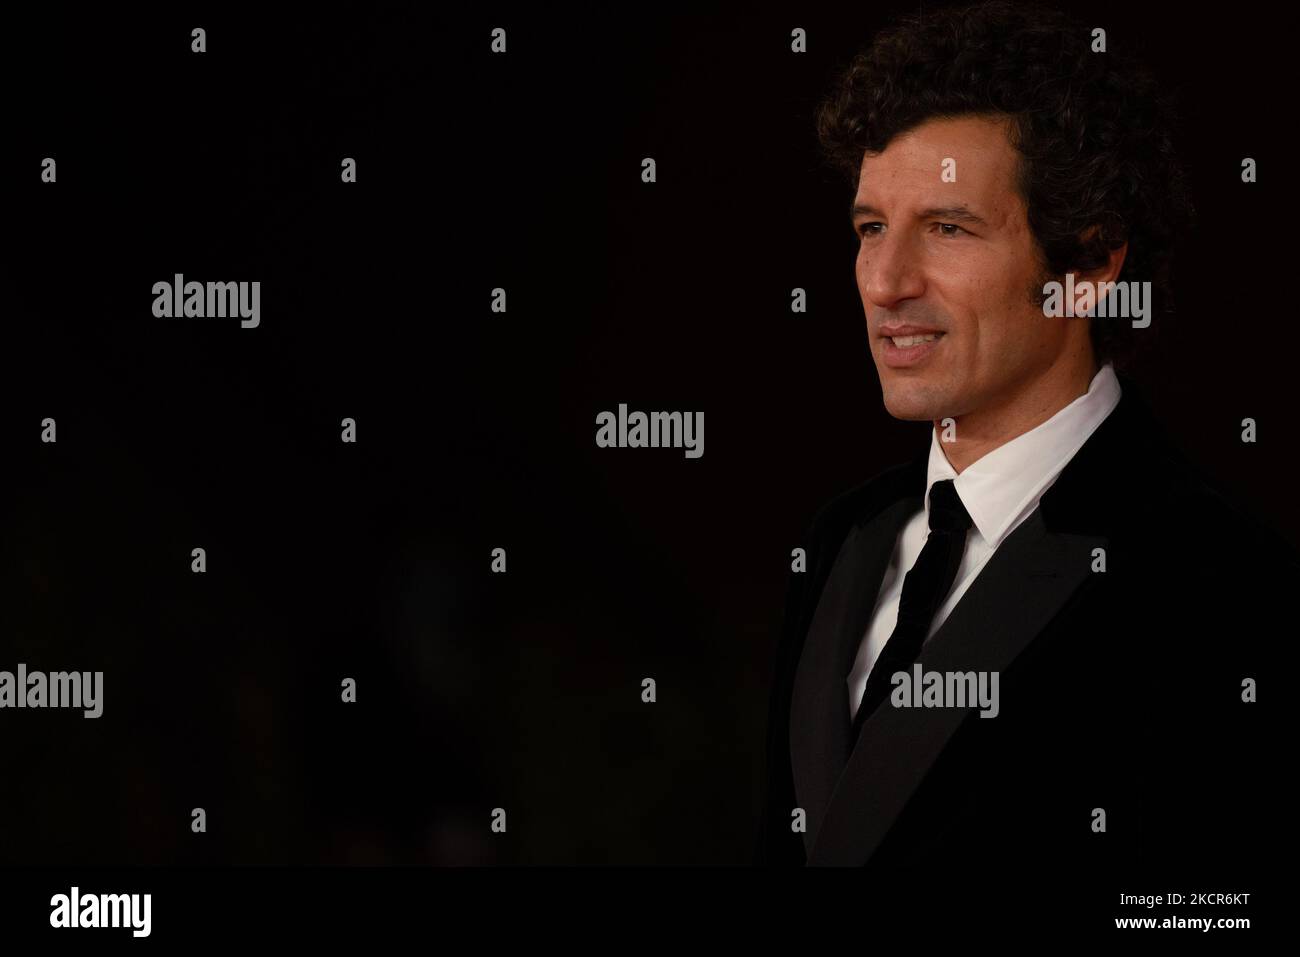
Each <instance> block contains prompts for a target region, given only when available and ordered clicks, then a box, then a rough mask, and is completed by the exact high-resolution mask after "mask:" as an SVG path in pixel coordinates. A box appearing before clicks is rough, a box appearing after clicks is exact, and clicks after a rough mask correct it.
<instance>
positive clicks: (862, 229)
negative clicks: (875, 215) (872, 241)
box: [858, 223, 885, 239]
mask: <svg viewBox="0 0 1300 957" xmlns="http://www.w3.org/2000/svg"><path fill="white" fill-rule="evenodd" d="M884 228H885V224H884V223H863V224H862V225H861V226H859V227H858V235H859V236H861V237H862V238H863V239H866V238H867V237H868V236H879V235H880V231H881V230H883V229H884Z"/></svg>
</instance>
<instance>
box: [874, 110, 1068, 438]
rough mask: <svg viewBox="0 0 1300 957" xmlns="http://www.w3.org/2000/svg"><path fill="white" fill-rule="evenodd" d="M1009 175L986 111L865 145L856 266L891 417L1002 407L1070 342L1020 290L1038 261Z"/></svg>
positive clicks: (1012, 155) (1004, 136)
mask: <svg viewBox="0 0 1300 957" xmlns="http://www.w3.org/2000/svg"><path fill="white" fill-rule="evenodd" d="M945 161H947V162H946V163H945ZM945 169H947V170H948V171H949V172H948V174H947V175H946V176H945V175H944V173H945ZM1016 173H1017V154H1016V152H1015V149H1014V147H1013V146H1012V145H1011V142H1010V140H1009V139H1008V132H1007V126H1006V125H1005V123H1004V122H1002V121H999V120H996V119H991V118H985V117H974V116H970V117H961V118H958V119H936V120H930V121H928V122H926V123H924V124H922V125H920V126H918V127H916V128H915V129H913V130H911V131H910V132H908V133H903V134H900V135H898V136H897V137H895V138H894V139H893V140H891V141H890V143H889V145H888V146H887V147H886V148H885V150H884V151H883V152H881V153H878V154H875V155H872V154H868V155H866V156H864V157H863V160H862V169H861V173H860V175H859V178H858V190H857V195H856V196H855V197H854V213H853V227H854V230H855V231H856V232H857V234H858V236H859V238H860V242H861V246H860V248H859V249H858V259H857V264H856V266H855V269H856V273H857V281H858V291H859V292H860V293H861V295H862V304H863V307H864V309H865V310H866V318H867V331H868V333H869V335H870V338H871V354H872V357H873V358H874V359H875V363H876V369H877V371H878V372H879V374H880V384H881V388H882V390H883V392H884V400H885V408H887V409H888V410H889V412H890V414H891V415H893V416H895V417H897V418H900V419H931V420H938V419H941V418H944V417H945V416H953V417H959V416H962V415H966V414H969V413H971V412H977V411H980V410H993V409H998V408H1003V407H1005V406H1006V405H1007V404H1008V403H1014V401H1015V398H1016V396H1017V395H1019V394H1021V393H1022V390H1026V389H1029V388H1032V385H1033V383H1035V382H1036V381H1037V380H1038V379H1040V378H1041V377H1043V376H1045V375H1049V374H1050V372H1051V370H1052V369H1053V367H1054V366H1056V365H1057V363H1058V360H1060V359H1061V358H1062V356H1063V354H1064V353H1065V352H1066V350H1067V348H1068V347H1069V344H1070V341H1071V340H1070V339H1069V338H1068V337H1067V323H1066V322H1065V321H1063V320H1060V319H1055V320H1053V319H1048V318H1045V317H1044V316H1043V311H1042V308H1041V306H1039V305H1037V304H1036V303H1035V301H1034V299H1033V298H1032V296H1033V293H1034V291H1035V288H1037V289H1038V290H1041V288H1042V281H1043V280H1042V267H1041V265H1040V260H1039V254H1038V251H1037V247H1036V245H1035V243H1034V240H1033V235H1032V233H1031V232H1030V229H1029V223H1028V221H1027V219H1026V212H1025V205H1024V201H1023V200H1022V199H1021V198H1020V196H1019V194H1018V192H1017V190H1016ZM950 180H951V181H950ZM936 333H937V334H938V339H937V340H935V341H924V342H922V341H919V340H915V339H908V338H903V339H902V341H901V343H899V342H897V340H894V339H891V338H890V337H891V336H902V337H907V336H915V335H933V334H936ZM913 342H915V343H917V344H910V343H913Z"/></svg>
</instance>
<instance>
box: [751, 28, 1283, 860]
mask: <svg viewBox="0 0 1300 957" xmlns="http://www.w3.org/2000/svg"><path fill="white" fill-rule="evenodd" d="M1090 44H1091V35H1090V30H1089V29H1088V28H1087V27H1084V26H1080V25H1079V24H1075V23H1072V22H1070V21H1069V20H1068V19H1066V18H1065V17H1063V16H1060V15H1057V14H1054V13H1048V12H1043V11H1033V10H1025V9H1020V8H1016V7H1011V6H1006V5H1003V4H987V5H982V6H979V7H975V8H971V9H969V10H966V11H962V12H959V13H951V12H935V13H931V14H928V15H925V16H921V17H918V18H913V19H911V20H909V21H907V22H905V23H904V24H903V25H901V26H899V27H896V28H894V29H893V30H891V31H889V32H887V33H885V34H882V35H881V36H880V37H878V38H877V39H876V40H875V41H874V43H873V44H872V46H871V47H870V48H869V49H868V50H867V51H866V52H865V53H863V54H862V55H860V56H859V58H857V59H856V60H855V61H854V63H853V64H852V65H851V66H850V68H849V69H848V70H847V71H846V73H845V74H844V76H843V78H842V80H841V82H840V85H839V86H838V88H837V89H836V90H835V92H834V93H833V95H832V96H831V97H829V98H828V99H827V101H826V102H825V104H824V105H823V107H822V109H821V111H820V112H819V115H818V124H819V133H820V135H821V140H822V143H823V145H824V146H825V147H826V150H827V154H828V156H829V157H830V158H831V159H832V160H833V161H835V162H837V163H838V164H839V165H840V166H841V167H843V168H844V169H845V172H846V173H849V174H850V175H851V176H852V177H853V179H854V180H855V182H856V192H855V194H854V197H853V203H852V223H853V227H854V230H855V233H856V234H857V239H858V242H859V250H858V255H857V261H856V266H855V272H856V277H857V284H858V288H859V292H860V294H861V298H862V303H863V307H864V312H865V318H866V327H867V332H868V335H869V341H870V348H871V355H872V359H873V360H874V363H875V366H876V371H877V373H878V375H879V378H880V384H881V391H882V395H883V400H884V403H885V407H886V408H887V409H888V411H889V412H890V413H891V414H892V415H893V416H895V417H897V418H899V419H904V420H916V421H929V422H931V423H933V428H932V429H931V432H930V437H929V442H928V444H927V446H926V448H925V449H924V450H922V451H920V454H918V456H917V457H916V458H915V459H914V460H913V461H911V462H910V463H907V464H904V465H901V466H899V467H896V468H893V469H891V470H889V471H886V472H884V473H883V474H882V475H879V476H877V477H876V478H874V479H872V480H871V481H868V482H866V483H865V484H863V485H861V486H859V487H858V488H855V489H852V490H850V491H848V492H846V493H845V494H843V495H841V496H839V497H838V498H836V499H835V500H834V501H832V502H830V503H829V504H827V505H825V506H824V507H823V508H822V509H821V510H820V511H819V512H818V513H817V515H816V517H815V518H814V519H813V521H812V523H811V525H810V526H809V527H808V529H807V531H806V533H805V535H804V537H803V539H802V541H801V542H800V543H799V544H800V545H801V546H802V547H803V548H804V549H805V550H806V558H807V561H806V569H805V570H802V571H800V570H797V569H796V570H795V571H793V572H792V574H791V577H790V585H789V593H788V598H787V607H786V617H785V623H784V628H783V631H782V636H781V641H780V645H779V649H778V657H777V663H776V671H775V680H774V687H773V691H772V697H771V707H770V712H769V717H768V722H769V723H768V744H767V748H768V751H767V766H768V783H767V793H766V797H765V806H764V811H763V820H762V828H761V837H760V841H759V860H760V861H761V862H764V863H769V864H809V865H818V864H822V865H852V866H859V865H865V866H868V867H871V868H874V869H878V870H880V871H884V872H895V873H896V872H897V871H898V870H899V869H915V870H917V871H922V872H926V873H934V872H936V868H938V869H947V870H950V871H951V870H954V869H963V868H964V869H967V870H971V869H973V870H974V871H976V872H978V873H981V874H988V873H989V872H991V871H992V872H998V871H1006V872H1015V873H1018V874H1021V875H1033V874H1039V875H1042V874H1044V873H1046V874H1054V873H1055V874H1059V873H1064V872H1066V871H1070V872H1071V873H1078V872H1080V871H1081V870H1087V871H1092V870H1094V869H1098V868H1101V869H1110V870H1112V872H1114V873H1119V874H1131V873H1134V869H1135V868H1137V869H1142V868H1146V869H1152V868H1154V869H1158V870H1159V872H1160V873H1173V871H1172V870H1169V869H1170V868H1173V867H1175V866H1178V867H1185V868H1190V869H1191V871H1190V872H1179V873H1180V876H1187V875H1188V874H1190V873H1197V874H1201V875H1203V876H1204V877H1206V878H1210V879H1214V880H1230V879H1233V878H1240V879H1243V880H1248V879H1250V878H1251V877H1252V875H1254V874H1255V873H1256V869H1257V868H1258V867H1259V866H1260V864H1261V860H1262V859H1263V858H1264V857H1266V856H1267V853H1268V851H1267V847H1266V844H1267V843H1268V838H1269V835H1270V831H1269V829H1268V828H1269V822H1268V819H1267V815H1266V814H1265V813H1264V812H1265V809H1266V808H1268V807H1269V806H1270V805H1269V804H1268V800H1269V798H1270V796H1271V794H1272V793H1273V791H1272V788H1273V784H1272V782H1273V780H1274V776H1275V775H1276V773H1277V772H1276V771H1275V768H1276V766H1277V761H1276V760H1270V755H1269V743H1268V738H1267V732H1268V730H1269V725H1268V724H1267V722H1266V720H1265V718H1264V717H1263V713H1264V712H1262V711H1261V708H1265V707H1267V706H1266V705H1265V704H1261V703H1260V702H1258V701H1256V700H1255V696H1256V685H1257V684H1258V685H1261V686H1262V688H1261V689H1260V691H1259V694H1261V695H1263V696H1264V697H1268V696H1270V695H1275V694H1278V692H1277V690H1276V685H1275V684H1274V685H1273V686H1272V687H1271V688H1270V683H1269V682H1268V681H1267V677H1268V675H1269V672H1270V669H1271V662H1272V661H1273V657H1274V654H1275V652H1274V650H1273V649H1274V648H1275V647H1276V645H1277V643H1279V642H1282V641H1286V640H1290V639H1289V637H1288V633H1289V631H1290V629H1289V627H1287V628H1286V629H1285V630H1283V628H1282V625H1283V623H1287V622H1289V617H1287V616H1285V615H1283V611H1284V609H1282V607H1281V599H1282V598H1283V597H1284V596H1286V595H1287V593H1288V590H1290V589H1294V588H1295V586H1296V584H1297V583H1298V582H1300V566H1298V565H1297V562H1296V557H1295V554H1294V551H1293V550H1292V549H1291V548H1290V547H1289V546H1287V545H1285V544H1283V543H1282V542H1281V540H1280V539H1279V538H1277V537H1276V536H1274V535H1273V534H1272V533H1269V532H1266V531H1264V530H1261V529H1260V528H1258V527H1256V526H1255V525H1253V524H1252V523H1251V522H1249V521H1247V520H1245V519H1244V518H1242V517H1241V516H1240V515H1239V513H1238V512H1236V511H1235V510H1234V509H1233V508H1232V507H1231V506H1229V505H1228V504H1227V503H1225V502H1224V501H1223V499H1222V498H1221V497H1220V496H1219V495H1217V494H1216V493H1215V492H1214V491H1213V490H1211V489H1210V488H1208V487H1207V486H1206V485H1205V484H1204V483H1203V482H1202V481H1201V480H1200V479H1199V478H1197V477H1196V475H1195V473H1194V472H1193V470H1192V469H1191V467H1190V466H1189V464H1188V463H1187V462H1186V461H1185V460H1184V459H1183V458H1182V457H1181V455H1180V454H1179V453H1178V452H1177V451H1176V450H1175V449H1174V448H1173V447H1172V445H1171V444H1170V443H1169V442H1168V440H1167V439H1166V438H1165V437H1164V435H1163V433H1162V431H1161V428H1160V427H1159V425H1158V423H1157V422H1156V421H1155V420H1154V419H1153V418H1152V415H1151V413H1150V412H1149V410H1148V407H1147V406H1146V404H1145V403H1144V402H1143V401H1142V399H1141V397H1140V396H1139V394H1138V389H1137V386H1136V383H1135V382H1133V381H1132V380H1130V379H1129V378H1128V377H1127V376H1126V375H1125V374H1124V373H1122V372H1117V371H1116V364H1117V362H1122V361H1123V360H1124V359H1125V358H1127V357H1128V356H1130V355H1131V354H1132V353H1133V351H1134V348H1135V347H1137V346H1141V345H1143V344H1145V343H1144V342H1143V341H1142V340H1143V337H1148V338H1149V336H1150V335H1151V334H1153V333H1154V331H1155V329H1157V328H1158V325H1159V323H1149V324H1143V323H1142V322H1140V321H1136V320H1133V319H1131V318H1130V317H1128V316H1119V317H1116V316H1114V315H1113V313H1112V314H1111V315H1110V316H1108V317H1106V318H1102V317H1101V310H1100V309H1096V308H1095V306H1096V302H1095V300H1094V301H1087V300H1086V299H1085V298H1083V296H1082V294H1080V299H1079V301H1078V302H1076V303H1072V305H1075V306H1077V307H1078V308H1077V309H1076V310H1071V311H1072V312H1076V313H1077V315H1076V316H1074V317H1070V316H1068V315H1067V316H1064V317H1061V316H1049V315H1047V314H1045V312H1046V310H1045V309H1044V299H1045V295H1044V287H1045V286H1046V284H1047V283H1048V282H1050V281H1051V280H1053V279H1055V280H1062V279H1063V278H1064V277H1065V276H1066V274H1072V279H1073V285H1074V288H1075V289H1076V290H1077V289H1084V288H1087V287H1088V283H1092V284H1094V286H1093V288H1094V289H1095V288H1096V285H1095V284H1100V283H1108V282H1110V283H1113V282H1121V281H1132V282H1143V281H1145V282H1149V283H1150V284H1151V285H1150V286H1149V287H1147V288H1148V289H1153V290H1154V292H1153V293H1152V295H1153V297H1154V298H1155V299H1156V300H1157V304H1158V305H1166V306H1167V304H1168V302H1167V300H1168V296H1169V294H1170V290H1169V285H1168V278H1169V267H1170V257H1171V254H1172V248H1171V243H1172V239H1173V238H1174V237H1176V236H1177V235H1178V234H1179V232H1180V231H1181V230H1183V229H1185V228H1186V226H1187V225H1188V224H1189V223H1190V220H1191V207H1190V203H1189V202H1188V200H1187V195H1186V191H1185V187H1184V185H1183V175H1182V171H1181V169H1180V168H1179V166H1178V164H1177V159H1176V157H1175V155H1174V152H1173V150H1172V148H1171V145H1170V128H1169V115H1168V111H1167V109H1166V108H1165V106H1164V104H1163V102H1162V101H1161V100H1160V98H1159V96H1158V94H1157V93H1156V91H1155V90H1154V88H1153V86H1152V85H1151V81H1150V79H1149V78H1148V77H1147V76H1146V75H1145V74H1144V73H1143V72H1142V71H1140V70H1138V69H1137V68H1136V67H1134V66H1132V65H1131V64H1129V63H1126V62H1125V61H1123V60H1121V59H1119V58H1117V57H1115V56H1114V55H1112V54H1105V55H1101V54H1098V53H1095V52H1094V51H1093V50H1092V49H1090ZM1121 94H1122V95H1121ZM1103 288H1104V287H1103ZM1112 305H1113V303H1112ZM1090 313H1092V314H1091V315H1090ZM1273 670H1274V671H1276V669H1273ZM930 676H934V678H933V680H931V678H930ZM977 681H978V682H983V684H981V685H980V687H981V688H982V689H984V690H985V691H990V690H992V691H994V692H995V694H994V698H995V701H994V702H992V703H990V702H989V701H988V699H987V697H985V698H981V699H980V700H978V701H976V700H974V699H973V698H972V696H971V694H966V695H965V696H964V697H963V696H961V695H958V694H955V692H956V691H957V690H959V689H961V688H962V687H966V688H967V689H968V690H969V689H973V688H974V687H975V683H976V682H977ZM926 682H929V684H928V691H927V692H926V693H924V694H923V693H921V690H922V688H923V687H927V686H926V684H925V683H926ZM963 682H965V684H963Z"/></svg>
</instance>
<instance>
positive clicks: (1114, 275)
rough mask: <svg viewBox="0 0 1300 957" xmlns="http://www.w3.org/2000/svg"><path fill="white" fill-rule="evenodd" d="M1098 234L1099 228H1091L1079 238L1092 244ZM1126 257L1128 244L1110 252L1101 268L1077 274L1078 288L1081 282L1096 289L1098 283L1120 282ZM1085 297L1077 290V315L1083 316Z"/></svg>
mask: <svg viewBox="0 0 1300 957" xmlns="http://www.w3.org/2000/svg"><path fill="white" fill-rule="evenodd" d="M1098 232H1099V227H1097V226H1089V227H1088V228H1087V229H1086V230H1084V232H1083V233H1082V234H1081V235H1080V236H1079V239H1080V240H1081V241H1083V242H1085V243H1087V242H1091V241H1092V240H1094V239H1096V237H1097V233H1098ZM1126 255H1128V243H1127V242H1125V243H1122V244H1120V245H1119V246H1117V247H1116V248H1115V249H1112V250H1110V251H1109V252H1108V253H1107V256H1106V261H1105V262H1104V263H1102V264H1101V265H1100V266H1098V267H1097V268H1096V269H1092V270H1089V271H1087V272H1079V273H1075V274H1074V283H1075V286H1076V287H1078V285H1079V283H1081V282H1088V283H1091V284H1092V285H1093V287H1094V288H1095V287H1096V285H1097V284H1098V283H1103V282H1116V281H1118V279H1119V273H1120V270H1121V269H1123V268H1124V257H1125V256H1126ZM1083 295H1084V294H1083V292H1082V290H1076V293H1075V300H1074V307H1075V315H1083V305H1084V299H1083Z"/></svg>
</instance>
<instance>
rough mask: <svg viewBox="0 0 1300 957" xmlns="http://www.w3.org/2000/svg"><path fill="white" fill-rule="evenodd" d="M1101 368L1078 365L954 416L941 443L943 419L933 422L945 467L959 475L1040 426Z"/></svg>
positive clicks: (1084, 391)
mask: <svg viewBox="0 0 1300 957" xmlns="http://www.w3.org/2000/svg"><path fill="white" fill-rule="evenodd" d="M1100 368H1101V366H1100V365H1099V364H1097V363H1095V362H1094V363H1092V364H1091V365H1089V366H1082V367H1080V368H1079V369H1078V371H1076V372H1074V373H1073V374H1071V375H1070V376H1062V377H1057V378H1055V379H1053V380H1052V381H1048V382H1045V381H1043V380H1041V379H1040V380H1039V381H1038V382H1036V383H1035V384H1034V385H1033V386H1031V387H1030V388H1028V389H1022V390H1021V391H1019V392H1017V393H1016V394H1015V395H1012V396H1009V397H1008V398H1007V399H1006V400H1005V401H1003V402H1000V403H998V404H996V405H992V406H986V407H984V408H981V409H978V410H976V411H974V412H970V413H967V414H966V415H963V416H960V417H957V418H956V419H955V420H954V421H955V422H956V425H955V426H954V427H953V428H952V429H951V430H950V431H951V434H952V435H953V439H952V441H944V433H945V431H949V430H946V429H945V428H944V426H943V424H942V422H943V420H939V421H936V422H935V423H934V429H935V432H936V433H937V434H938V437H939V447H940V448H941V449H943V453H944V456H945V457H946V458H947V459H948V464H949V465H951V466H952V467H953V470H954V471H955V472H956V473H957V474H958V475H960V474H961V473H962V472H963V471H964V470H965V469H966V468H967V467H968V466H970V465H973V464H974V463H976V462H978V461H979V460H980V459H982V458H983V457H984V456H986V455H988V454H989V453H990V452H992V451H993V450H994V449H996V448H998V447H999V446H1002V445H1005V444H1006V443H1008V442H1010V441H1011V440H1012V439H1014V438H1016V437H1017V436H1020V435H1024V434H1025V433H1026V432H1028V431H1030V430H1031V429H1035V428H1037V427H1038V426H1040V425H1042V424H1043V423H1044V422H1046V421H1047V420H1048V419H1050V418H1051V417H1052V416H1054V415H1056V413H1058V412H1060V411H1061V410H1062V409H1064V408H1065V407H1066V406H1067V405H1069V404H1070V403H1071V402H1073V401H1074V400H1075V399H1077V398H1079V396H1081V395H1083V394H1084V393H1086V392H1087V391H1088V386H1089V385H1091V384H1092V380H1093V377H1094V376H1096V374H1097V372H1098V370H1099V369H1100Z"/></svg>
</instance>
